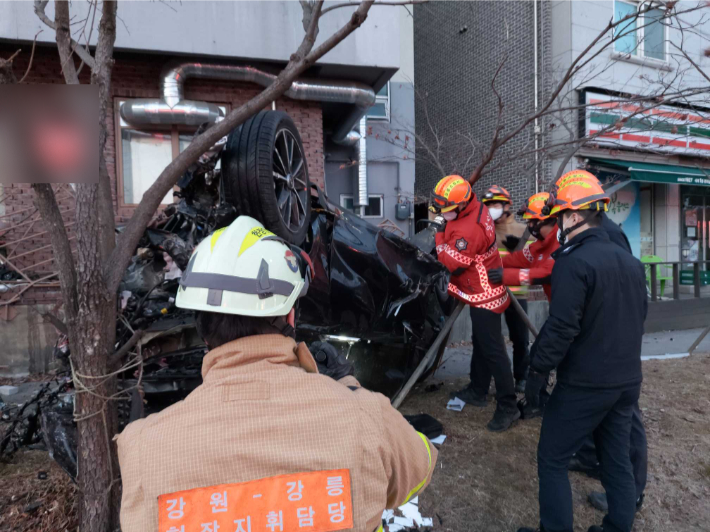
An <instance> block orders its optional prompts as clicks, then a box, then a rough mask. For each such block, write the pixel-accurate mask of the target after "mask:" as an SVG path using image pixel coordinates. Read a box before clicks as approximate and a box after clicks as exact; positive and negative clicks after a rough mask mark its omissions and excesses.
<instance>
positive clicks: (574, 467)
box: [567, 456, 601, 480]
mask: <svg viewBox="0 0 710 532" xmlns="http://www.w3.org/2000/svg"><path fill="white" fill-rule="evenodd" d="M567 469H569V470H570V471H577V472H579V473H584V474H585V475H587V476H588V477H590V478H595V479H597V480H599V479H600V478H601V471H599V464H597V465H594V466H591V465H588V464H586V463H584V462H582V461H581V460H580V459H579V458H577V457H576V456H573V457H572V458H571V459H570V461H569V465H568V466H567Z"/></svg>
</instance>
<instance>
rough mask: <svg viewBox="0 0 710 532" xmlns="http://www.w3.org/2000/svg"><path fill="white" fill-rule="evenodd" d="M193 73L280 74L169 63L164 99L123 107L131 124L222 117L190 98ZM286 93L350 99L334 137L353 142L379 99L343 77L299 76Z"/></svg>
mask: <svg viewBox="0 0 710 532" xmlns="http://www.w3.org/2000/svg"><path fill="white" fill-rule="evenodd" d="M190 78H199V79H216V80H226V81H245V82H250V83H256V84H258V85H261V86H262V87H268V86H269V85H271V83H273V82H274V81H275V80H276V76H274V75H273V74H269V73H268V72H264V71H263V70H259V69H258V68H254V67H250V66H235V65H219V64H208V63H199V62H193V63H181V64H179V65H176V66H172V67H166V69H165V70H163V73H162V74H161V80H160V89H161V93H162V98H161V99H138V100H130V101H128V102H126V103H125V104H124V105H122V106H121V116H122V117H123V119H124V120H125V121H126V122H128V123H129V124H131V125H150V124H159V125H166V124H184V125H191V126H198V125H200V124H203V123H205V122H209V123H212V122H215V121H216V119H217V118H218V117H219V116H221V114H222V112H221V110H220V109H219V107H218V106H217V105H215V104H213V103H208V102H197V101H190V100H185V99H184V96H185V82H186V81H187V80H188V79H190ZM285 94H286V96H288V97H289V98H291V99H294V100H306V101H315V102H333V103H347V104H352V105H354V108H353V110H352V111H350V112H349V113H348V114H346V115H345V116H344V117H343V118H342V119H341V120H340V122H339V123H338V125H337V126H336V128H335V130H334V132H333V136H332V139H333V141H334V142H336V143H338V144H345V145H349V146H352V145H354V144H356V143H357V142H358V141H359V139H360V135H358V134H357V132H354V131H353V128H355V126H356V125H357V124H358V122H359V121H360V119H361V118H362V117H363V116H365V113H366V112H367V110H368V109H369V108H370V107H372V106H373V105H374V104H375V91H374V90H372V87H369V86H367V85H365V84H363V83H358V82H344V81H338V80H299V81H294V82H293V84H292V85H291V88H290V89H289V90H287V91H286V93H285Z"/></svg>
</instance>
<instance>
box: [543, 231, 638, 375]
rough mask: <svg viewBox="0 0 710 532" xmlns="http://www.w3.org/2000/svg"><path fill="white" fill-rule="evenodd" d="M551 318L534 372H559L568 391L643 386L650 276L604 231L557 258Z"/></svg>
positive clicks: (587, 234) (582, 237) (580, 238)
mask: <svg viewBox="0 0 710 532" xmlns="http://www.w3.org/2000/svg"><path fill="white" fill-rule="evenodd" d="M552 256H553V257H554V259H555V266H554V268H553V269H552V297H551V303H550V316H549V317H548V318H547V321H546V322H545V325H544V326H543V328H542V330H541V331H540V335H539V336H538V338H537V339H536V340H535V343H534V344H533V347H532V350H531V354H530V366H531V367H532V369H533V370H535V371H537V372H538V373H547V372H549V371H550V370H552V369H554V368H557V380H558V381H559V382H562V383H568V384H573V385H577V386H587V387H594V388H610V387H617V386H625V385H628V384H635V383H640V382H641V380H642V376H641V341H642V337H643V323H644V320H645V319H646V311H647V309H648V303H647V300H646V276H645V274H644V269H643V266H642V265H641V262H639V260H638V259H636V258H635V257H634V256H633V255H631V254H629V253H627V252H626V251H624V250H623V249H622V248H621V247H620V246H617V245H616V244H613V243H612V242H611V240H610V239H609V236H608V235H607V233H606V231H605V230H604V229H603V228H601V227H599V228H594V229H588V230H586V231H584V232H583V233H581V234H579V235H577V236H576V237H575V238H573V239H572V240H571V241H570V242H569V243H568V244H566V245H565V246H562V247H561V248H560V249H558V250H557V251H556V252H555V253H553V254H552Z"/></svg>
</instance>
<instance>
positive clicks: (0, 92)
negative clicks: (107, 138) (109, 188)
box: [0, 85, 99, 184]
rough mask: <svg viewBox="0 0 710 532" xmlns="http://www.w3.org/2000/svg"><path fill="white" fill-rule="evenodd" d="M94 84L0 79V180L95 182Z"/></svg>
mask: <svg viewBox="0 0 710 532" xmlns="http://www.w3.org/2000/svg"><path fill="white" fill-rule="evenodd" d="M98 115H99V91H98V87H97V86H96V85H0V182H2V183H6V184H8V183H96V182H98V176H99V120H98Z"/></svg>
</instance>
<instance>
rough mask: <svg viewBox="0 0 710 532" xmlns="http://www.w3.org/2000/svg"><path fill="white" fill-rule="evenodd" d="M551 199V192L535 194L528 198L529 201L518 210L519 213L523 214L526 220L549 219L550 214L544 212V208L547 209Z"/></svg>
mask: <svg viewBox="0 0 710 532" xmlns="http://www.w3.org/2000/svg"><path fill="white" fill-rule="evenodd" d="M549 199H550V193H549V192H540V193H538V194H533V195H532V196H530V197H529V198H528V201H527V202H525V205H523V206H522V207H521V209H520V210H519V211H518V215H520V216H522V217H523V219H524V220H547V219H548V218H549V217H550V215H549V214H544V213H543V210H544V209H545V206H546V205H547V202H548V200H549ZM548 210H549V209H548Z"/></svg>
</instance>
